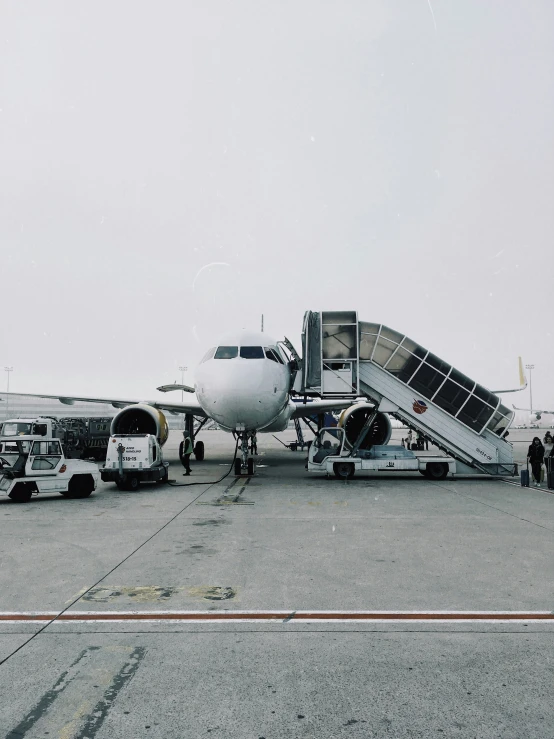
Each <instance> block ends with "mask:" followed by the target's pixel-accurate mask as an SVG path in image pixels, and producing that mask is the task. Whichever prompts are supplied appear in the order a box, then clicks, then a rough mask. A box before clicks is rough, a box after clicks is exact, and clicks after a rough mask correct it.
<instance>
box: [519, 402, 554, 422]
mask: <svg viewBox="0 0 554 739" xmlns="http://www.w3.org/2000/svg"><path fill="white" fill-rule="evenodd" d="M512 408H513V409H514V410H515V411H527V412H528V413H530V414H531V419H532V418H533V416H534V417H535V418H536V419H537V421H540V420H541V418H542V416H550V415H554V411H540V410H539V411H537V410H535V409H534V408H516V406H515V405H513V406H512Z"/></svg>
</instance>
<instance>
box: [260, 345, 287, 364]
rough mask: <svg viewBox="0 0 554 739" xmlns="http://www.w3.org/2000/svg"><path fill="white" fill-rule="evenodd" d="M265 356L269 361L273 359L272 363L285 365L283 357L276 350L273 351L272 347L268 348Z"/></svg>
mask: <svg viewBox="0 0 554 739" xmlns="http://www.w3.org/2000/svg"><path fill="white" fill-rule="evenodd" d="M264 351H265V355H266V357H267V358H268V359H271V361H272V362H277V363H278V364H283V360H282V359H281V357H280V356H279V355H278V354H277V352H276V351H275V349H271V348H270V347H268V346H266V347H265V349H264Z"/></svg>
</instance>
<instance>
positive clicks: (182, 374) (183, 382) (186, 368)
mask: <svg viewBox="0 0 554 739" xmlns="http://www.w3.org/2000/svg"><path fill="white" fill-rule="evenodd" d="M179 369H180V370H181V385H184V384H185V379H184V375H185V372H186V371H187V370H188V367H179ZM184 392H185V391H184V390H183V389H182V388H181V403H183V402H184V400H185V395H184Z"/></svg>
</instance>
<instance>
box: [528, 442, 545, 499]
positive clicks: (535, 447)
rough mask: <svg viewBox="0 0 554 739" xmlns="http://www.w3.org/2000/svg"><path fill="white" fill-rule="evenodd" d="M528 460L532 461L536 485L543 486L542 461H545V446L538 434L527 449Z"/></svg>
mask: <svg viewBox="0 0 554 739" xmlns="http://www.w3.org/2000/svg"><path fill="white" fill-rule="evenodd" d="M527 461H528V462H531V470H532V471H533V478H534V480H535V483H534V484H535V487H539V488H540V486H541V473H542V463H543V461H544V447H543V445H542V444H541V440H540V439H539V437H538V436H535V438H534V439H533V443H532V444H530V445H529V449H528V450H527Z"/></svg>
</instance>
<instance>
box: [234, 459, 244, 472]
mask: <svg viewBox="0 0 554 739" xmlns="http://www.w3.org/2000/svg"><path fill="white" fill-rule="evenodd" d="M241 472H242V463H241V461H240V459H235V475H240V473H241Z"/></svg>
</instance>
